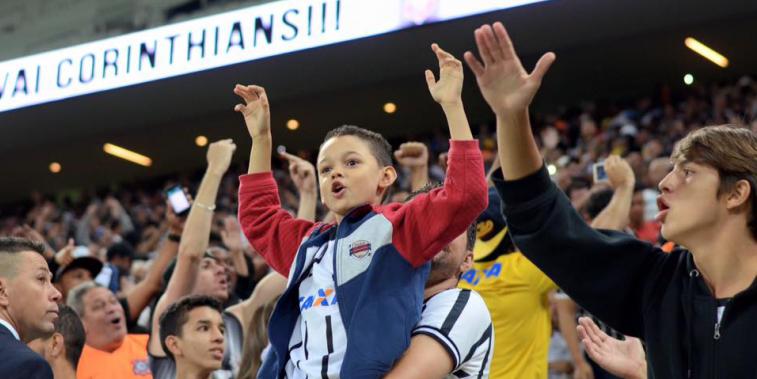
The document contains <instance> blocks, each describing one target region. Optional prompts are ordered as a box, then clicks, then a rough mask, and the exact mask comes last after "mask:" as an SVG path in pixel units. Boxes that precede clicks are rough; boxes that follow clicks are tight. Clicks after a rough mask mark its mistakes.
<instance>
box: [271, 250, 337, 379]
mask: <svg viewBox="0 0 757 379" xmlns="http://www.w3.org/2000/svg"><path fill="white" fill-rule="evenodd" d="M299 300H300V316H299V318H298V320H297V323H298V324H299V325H298V326H299V327H296V328H295V330H294V332H293V333H292V337H291V339H290V340H289V360H288V361H287V364H286V368H285V371H286V377H287V378H288V379H305V378H339V370H340V369H341V368H342V360H344V353H345V351H346V349H347V333H346V331H345V329H344V324H343V323H342V316H341V314H340V312H339V305H338V304H337V301H336V285H335V282H334V243H333V242H329V243H328V244H326V245H324V246H323V247H322V248H321V249H320V250H319V251H318V252H317V253H316V254H315V258H314V260H313V265H312V266H311V269H310V272H309V273H307V276H306V277H305V279H304V280H303V281H302V282H301V283H300V288H299Z"/></svg>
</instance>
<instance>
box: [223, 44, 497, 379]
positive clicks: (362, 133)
mask: <svg viewBox="0 0 757 379" xmlns="http://www.w3.org/2000/svg"><path fill="white" fill-rule="evenodd" d="M432 49H433V50H434V52H435V53H436V56H437V58H438V60H439V66H440V71H441V72H440V79H439V81H436V80H435V78H434V75H433V74H432V73H431V71H430V70H427V71H426V80H427V83H428V87H429V91H430V92H431V95H432V97H433V98H434V100H436V102H438V103H439V104H440V105H441V106H442V109H443V110H444V112H445V115H446V116H447V121H448V123H449V128H450V134H451V137H452V141H451V148H450V154H449V169H448V171H447V180H446V182H445V184H444V187H442V188H439V189H436V190H433V191H431V192H429V193H428V194H423V195H420V196H418V197H416V198H415V199H414V200H413V201H411V202H409V203H406V204H388V205H380V204H381V200H382V198H383V196H384V194H385V192H386V190H387V189H388V188H389V187H390V186H391V185H392V183H393V182H394V180H395V179H396V176H397V174H396V171H395V170H394V167H392V161H391V153H390V146H389V144H388V143H387V142H386V140H385V139H384V138H383V137H382V136H381V135H379V134H377V133H373V132H370V131H368V130H365V129H361V128H358V127H354V126H342V127H340V128H337V129H334V130H332V131H331V132H329V133H328V134H327V135H326V138H325V140H324V142H323V144H322V145H321V147H320V151H319V154H318V162H317V172H318V180H319V190H320V195H321V199H322V201H323V202H324V204H325V205H326V207H327V208H328V209H329V210H330V211H331V212H333V213H334V214H335V215H336V223H334V224H314V223H313V222H310V221H306V220H298V219H295V218H293V217H291V215H289V214H288V213H287V212H285V211H284V210H282V209H281V206H280V204H279V195H278V191H277V187H276V182H275V181H274V179H273V176H272V175H271V167H270V161H271V145H272V143H271V133H270V115H269V110H268V98H267V96H266V93H265V91H264V90H263V88H261V87H258V86H241V85H240V86H237V87H236V88H235V89H234V92H235V93H236V94H237V95H239V96H241V97H242V98H243V99H244V102H245V104H244V105H242V104H240V105H237V106H236V108H235V109H236V110H237V111H239V112H241V113H242V114H243V115H244V119H245V123H246V124H247V128H248V131H249V132H250V136H251V137H252V141H253V143H252V152H251V157H250V170H249V175H245V176H242V177H241V178H240V188H239V200H240V203H239V218H240V222H241V225H242V228H243V230H244V232H245V235H246V236H247V238H248V239H249V240H250V242H251V243H252V245H253V246H254V247H255V249H256V250H257V251H259V252H260V253H261V254H262V256H263V257H264V258H265V259H266V261H267V262H268V264H269V265H270V266H271V267H272V268H274V269H275V270H276V271H278V272H279V273H281V274H283V275H287V276H288V277H289V285H288V288H287V289H286V291H285V292H284V294H283V295H282V297H281V300H279V302H278V304H277V305H276V309H275V310H274V314H273V316H272V318H271V324H270V327H269V338H270V342H271V349H270V350H269V352H268V354H267V355H266V357H265V361H264V362H263V366H262V367H261V370H260V372H259V375H258V377H259V378H279V377H287V378H290V379H291V378H305V377H311V378H314V377H321V378H337V377H342V378H378V377H381V376H383V375H384V374H385V373H386V372H387V371H388V370H389V369H390V368H391V367H392V365H393V363H394V362H395V361H396V360H397V359H398V358H399V357H400V356H401V355H402V353H403V352H404V351H405V349H406V348H407V347H408V345H409V341H410V335H411V333H412V330H413V327H414V326H415V325H416V323H417V322H418V320H419V319H420V313H421V305H422V304H423V289H424V286H425V282H426V278H427V275H428V271H429V266H428V264H427V262H428V261H429V260H431V258H433V256H434V255H435V254H437V253H438V252H439V251H441V250H442V248H443V247H444V246H446V245H447V244H448V243H449V242H451V240H452V239H454V238H455V237H457V236H459V235H460V234H461V233H463V232H464V231H465V230H466V228H467V227H468V225H470V223H471V222H472V221H473V220H474V219H475V218H476V217H477V216H478V214H479V213H480V212H481V211H482V210H483V209H484V208H485V207H486V204H487V197H486V183H485V180H484V170H483V160H482V158H481V152H480V150H479V148H478V142H477V141H476V140H474V139H473V137H472V135H471V132H470V128H469V126H468V122H467V120H466V117H465V112H464V111H463V106H462V101H461V98H460V95H461V91H462V79H463V71H462V64H461V63H460V61H458V60H456V59H455V58H454V57H452V55H450V54H449V53H447V52H445V51H444V50H442V49H441V48H439V47H438V46H436V45H433V46H432Z"/></svg>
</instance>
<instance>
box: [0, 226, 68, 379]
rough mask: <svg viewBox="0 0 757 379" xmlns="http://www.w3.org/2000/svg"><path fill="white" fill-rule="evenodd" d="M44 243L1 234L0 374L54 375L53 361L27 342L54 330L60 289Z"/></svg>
mask: <svg viewBox="0 0 757 379" xmlns="http://www.w3.org/2000/svg"><path fill="white" fill-rule="evenodd" d="M44 251H45V249H44V247H43V246H42V245H41V244H38V243H35V242H32V241H29V240H25V239H21V238H5V237H0V378H24V379H38V378H39V379H52V377H53V372H52V370H51V369H50V365H49V364H47V362H45V360H44V359H43V358H42V357H41V356H39V355H38V354H37V353H35V352H33V351H32V350H31V349H29V348H28V347H27V346H26V343H28V342H29V341H31V340H33V339H35V338H40V337H47V336H49V335H51V334H52V333H53V332H54V331H55V326H54V325H53V322H54V321H55V319H56V318H57V317H58V299H59V298H60V292H58V290H56V289H55V287H53V284H52V283H51V281H50V280H51V278H52V273H51V272H50V269H49V268H48V266H47V261H45V258H44V256H43V255H42V254H43V253H44Z"/></svg>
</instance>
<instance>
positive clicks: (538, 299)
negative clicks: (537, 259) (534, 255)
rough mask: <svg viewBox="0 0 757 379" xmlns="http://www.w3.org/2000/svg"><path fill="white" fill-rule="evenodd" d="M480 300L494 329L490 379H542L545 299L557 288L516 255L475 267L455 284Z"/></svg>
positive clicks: (547, 322)
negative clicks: (486, 309) (474, 293)
mask: <svg viewBox="0 0 757 379" xmlns="http://www.w3.org/2000/svg"><path fill="white" fill-rule="evenodd" d="M459 287H460V288H467V289H474V290H476V291H477V292H478V293H479V294H481V297H483V298H484V301H485V302H486V306H487V307H488V308H489V312H490V313H491V316H492V323H493V324H494V356H493V358H492V364H491V370H490V376H489V377H490V378H491V379H546V378H547V353H548V349H549V341H550V336H551V334H552V325H551V316H550V309H549V300H548V294H549V293H550V292H551V291H553V290H555V289H556V288H557V287H556V286H555V284H554V283H553V282H552V280H550V279H549V278H548V277H547V276H546V275H544V273H542V272H541V271H540V270H539V269H538V268H537V267H536V266H535V265H534V264H533V263H531V262H530V261H529V260H528V259H526V257H524V256H523V254H521V253H518V252H516V253H510V254H505V255H501V256H499V257H498V258H497V259H495V260H493V261H490V262H475V263H474V264H473V269H471V270H470V271H468V272H466V273H465V274H464V275H463V277H462V280H460V285H459Z"/></svg>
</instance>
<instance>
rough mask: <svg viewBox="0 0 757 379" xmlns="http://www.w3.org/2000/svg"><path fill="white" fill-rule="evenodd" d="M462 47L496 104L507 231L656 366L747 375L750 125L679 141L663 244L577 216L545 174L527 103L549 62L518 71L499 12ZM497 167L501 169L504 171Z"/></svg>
mask: <svg viewBox="0 0 757 379" xmlns="http://www.w3.org/2000/svg"><path fill="white" fill-rule="evenodd" d="M475 38H476V44H477V45H478V50H479V53H480V55H481V57H482V59H483V63H481V62H479V61H478V60H477V59H476V58H475V57H474V56H473V54H471V53H470V52H468V53H466V54H465V59H466V61H467V62H468V64H469V66H470V67H471V69H472V70H473V72H474V73H475V74H476V78H477V80H478V84H479V87H480V89H481V92H482V94H483V96H484V98H485V99H486V101H487V103H488V104H489V105H490V106H491V107H492V109H493V110H494V112H495V114H496V116H497V138H498V143H499V155H500V160H501V164H502V172H501V174H502V175H500V176H498V177H495V178H494V182H495V184H496V186H497V190H498V191H499V193H500V195H501V197H502V199H503V202H504V211H503V212H504V214H505V216H506V217H507V220H508V224H509V226H510V230H511V233H512V234H513V236H514V239H515V243H516V245H518V247H520V249H521V250H522V251H523V253H524V254H525V255H526V256H527V257H528V258H529V259H531V260H532V261H533V262H534V263H535V264H536V265H537V266H539V268H541V269H542V270H543V271H544V272H545V273H546V274H547V275H548V276H550V277H551V278H552V279H553V280H554V281H555V282H556V283H557V284H558V285H559V286H560V287H561V288H562V289H563V290H565V292H567V293H568V294H569V295H570V296H571V297H572V298H573V299H575V300H576V301H577V302H578V303H579V304H580V305H581V306H583V307H584V308H586V309H587V310H588V311H589V312H591V313H592V314H594V315H596V316H597V317H599V318H600V319H602V320H604V321H606V322H607V323H608V324H609V325H611V326H613V327H614V328H615V329H617V330H619V331H620V332H622V333H624V334H628V335H631V336H639V337H641V338H642V339H643V340H644V341H645V342H646V344H647V348H648V360H649V365H648V366H649V371H650V372H651V373H652V374H653V375H654V377H656V378H729V379H731V378H754V377H755V375H757V359H754V354H753V352H752V348H753V346H755V341H757V281H755V277H757V225H755V220H754V217H755V206H756V205H757V204H756V203H757V197H756V196H755V190H756V189H757V188H755V178H756V177H757V135H756V134H755V133H754V132H751V131H749V130H747V129H743V128H734V127H726V126H720V127H707V128H703V129H700V130H698V131H695V132H692V133H691V134H689V135H688V136H687V137H686V138H684V139H683V140H681V141H679V143H678V145H677V146H676V149H675V151H674V153H673V156H672V158H673V163H674V169H673V171H672V172H671V173H670V174H669V175H668V176H666V177H665V178H664V179H663V180H662V182H660V186H659V187H660V190H661V192H662V196H661V197H660V200H659V201H658V202H659V205H660V209H661V212H660V214H659V215H658V216H657V219H658V221H660V222H661V223H662V233H663V235H664V236H665V238H666V239H668V240H671V241H674V242H676V243H677V244H678V245H682V246H686V247H688V249H689V250H675V251H673V252H672V253H670V254H665V253H663V252H662V251H661V250H660V249H659V248H657V247H654V246H652V245H651V244H648V243H646V242H643V241H639V240H637V239H634V238H632V237H630V236H628V235H625V234H622V233H617V232H610V231H597V230H594V229H591V228H590V227H589V226H587V225H586V224H585V223H584V221H583V220H582V219H581V217H579V215H578V214H577V213H576V212H575V210H574V209H573V208H572V207H571V205H570V202H569V201H568V199H567V198H566V197H565V196H564V195H563V194H562V193H561V192H560V191H559V190H558V188H557V187H556V186H555V185H554V184H553V183H552V182H551V180H550V178H549V175H548V174H547V171H546V170H545V169H544V165H543V163H542V157H541V156H540V155H539V151H538V149H537V147H536V143H535V141H534V139H533V136H532V134H531V130H530V122H529V118H528V117H529V116H528V106H529V104H530V103H531V100H532V99H533V97H534V95H535V94H536V91H537V90H538V88H539V86H540V84H541V80H542V78H543V76H544V74H545V73H546V71H547V70H548V69H549V66H550V65H551V64H552V62H554V60H555V55H554V54H553V53H547V54H545V55H544V56H543V57H542V58H541V59H540V60H539V61H538V62H537V64H536V68H535V69H534V71H533V72H532V73H531V74H528V73H527V72H526V71H525V70H524V69H523V66H522V65H521V63H520V60H519V59H518V57H517V55H516V54H515V51H514V49H513V46H512V43H511V41H510V38H509V37H508V35H507V32H506V31H505V28H504V26H502V24H501V23H496V24H494V25H493V27H492V26H489V25H485V26H483V27H481V28H479V29H478V30H476V32H475ZM503 178H507V179H506V180H505V179H503Z"/></svg>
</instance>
